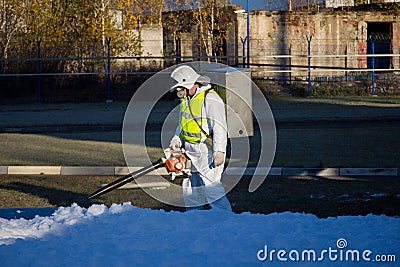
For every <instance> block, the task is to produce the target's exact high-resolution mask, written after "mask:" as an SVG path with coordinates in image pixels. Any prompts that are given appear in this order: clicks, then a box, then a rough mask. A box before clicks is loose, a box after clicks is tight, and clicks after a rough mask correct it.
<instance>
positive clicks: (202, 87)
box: [170, 65, 232, 211]
mask: <svg viewBox="0 0 400 267" xmlns="http://www.w3.org/2000/svg"><path fill="white" fill-rule="evenodd" d="M171 78H173V79H174V80H175V81H176V84H175V85H173V86H172V87H171V90H177V95H178V97H180V98H181V99H182V100H181V104H180V119H179V125H178V127H177V129H176V133H175V136H174V137H173V138H172V140H171V142H170V147H171V148H172V149H178V148H180V147H183V148H184V149H185V150H186V155H187V156H188V157H189V158H190V160H191V161H192V170H191V171H192V175H191V176H190V178H185V179H184V180H183V183H182V187H183V199H184V203H185V206H186V209H187V210H191V209H204V205H205V204H206V203H208V204H209V205H210V206H211V208H213V209H223V210H228V211H231V210H232V209H231V205H230V203H229V201H228V199H227V197H226V195H225V189H224V187H223V185H222V184H221V175H222V172H223V168H224V162H225V156H226V145H227V125H226V115H225V105H224V102H223V101H222V99H221V98H220V97H219V95H218V94H217V93H216V92H215V91H214V90H213V89H212V88H211V84H210V78H208V77H207V76H201V75H199V74H198V73H197V72H196V71H195V70H194V69H192V68H191V67H190V66H186V65H183V66H180V67H178V68H176V69H175V70H174V71H173V72H172V74H171Z"/></svg>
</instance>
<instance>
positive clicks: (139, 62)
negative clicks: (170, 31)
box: [0, 38, 400, 102]
mask: <svg viewBox="0 0 400 267" xmlns="http://www.w3.org/2000/svg"><path fill="white" fill-rule="evenodd" d="M375 41H376V40H375ZM375 41H374V40H373V39H371V42H369V47H368V48H367V49H368V51H366V52H367V53H365V54H362V55H360V54H356V53H354V51H357V50H356V49H357V48H356V47H354V46H355V44H337V43H335V44H326V43H325V44H322V43H319V42H318V41H315V40H314V41H312V40H311V38H310V40H308V42H306V43H304V40H303V44H302V45H300V46H299V45H297V46H296V49H294V46H293V47H292V46H291V45H290V44H280V45H277V46H268V47H264V48H257V49H259V50H257V51H258V53H259V54H260V55H257V56H255V55H252V56H251V57H250V62H249V63H250V64H249V65H250V68H251V70H252V77H253V78H254V80H256V81H257V82H258V83H259V84H260V85H263V84H264V85H265V86H264V88H263V90H265V91H266V92H267V93H269V94H298V95H338V94H364V95H365V94H372V95H374V94H387V95H392V94H400V91H399V89H398V88H400V86H399V85H400V84H399V81H400V79H399V78H400V69H399V67H398V66H400V54H393V53H387V54H382V51H387V50H388V47H387V43H384V44H383V45H382V44H381V43H379V42H375ZM239 48H240V46H239ZM253 49H255V48H253ZM390 49H391V50H393V47H392V48H390ZM238 50H239V51H240V49H238ZM396 51H397V50H396ZM236 54H240V53H236ZM42 55H43V53H42V50H41V46H40V43H37V47H36V51H34V50H33V49H31V53H30V55H28V56H31V57H26V58H17V57H13V58H7V59H5V58H0V85H1V90H0V97H1V98H2V99H10V98H17V97H27V98H34V99H35V101H37V102H42V101H69V100H77V101H90V100H98V99H106V100H112V99H129V97H130V96H131V95H132V94H133V93H134V91H135V89H136V88H138V87H139V86H140V85H141V84H142V83H143V82H144V81H145V80H146V79H147V78H149V77H150V76H151V75H153V74H154V73H156V72H157V71H160V70H162V69H164V68H165V67H168V66H170V65H173V64H178V63H182V62H189V61H198V60H201V61H218V62H221V63H226V64H229V65H231V66H234V67H247V66H248V64H247V63H248V62H247V61H246V60H247V58H246V51H245V49H244V50H243V54H242V55H239V56H221V55H219V56H215V57H207V56H198V55H196V56H193V55H192V56H181V55H179V54H178V53H177V54H175V55H172V56H134V57H128V56H126V57H114V56H111V52H110V46H108V51H107V53H106V55H103V56H98V57H64V58H49V57H42ZM360 60H363V61H365V66H364V67H362V68H361V67H359V66H360ZM271 88H272V89H271Z"/></svg>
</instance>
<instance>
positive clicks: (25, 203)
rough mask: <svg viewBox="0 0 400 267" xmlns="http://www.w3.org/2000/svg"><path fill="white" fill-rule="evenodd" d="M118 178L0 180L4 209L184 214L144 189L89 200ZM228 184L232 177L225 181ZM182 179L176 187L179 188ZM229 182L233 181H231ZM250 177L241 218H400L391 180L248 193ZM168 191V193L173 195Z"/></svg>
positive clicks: (282, 184) (300, 182)
mask: <svg viewBox="0 0 400 267" xmlns="http://www.w3.org/2000/svg"><path fill="white" fill-rule="evenodd" d="M115 179H117V177H107V176H96V177H93V176H19V175H18V176H16V175H14V176H13V175H3V176H0V207H1V208H6V207H21V208H23V207H58V206H69V205H71V204H72V203H77V204H78V205H80V206H82V207H88V206H90V205H92V204H96V203H97V204H105V205H111V204H113V203H123V202H131V203H132V204H133V205H135V206H138V207H141V208H151V209H164V210H167V211H168V210H180V211H183V209H182V208H179V207H173V206H169V205H166V204H164V203H161V202H159V201H157V200H155V199H153V198H152V197H150V196H149V195H148V194H147V193H146V192H144V191H143V190H141V189H129V190H114V191H112V192H109V193H107V194H104V195H102V196H100V197H98V198H95V199H93V200H89V199H88V198H87V195H88V194H90V193H92V192H93V191H95V190H97V189H98V188H99V187H100V186H101V185H102V184H104V183H109V182H111V181H113V180H115ZM226 179H229V176H227V177H225V178H224V180H226ZM180 182H181V181H179V180H177V181H175V182H174V183H175V184H179V183H180ZM228 182H229V181H228ZM249 182H250V177H243V178H242V179H241V180H240V181H239V183H238V184H237V185H236V186H235V187H234V188H233V190H231V191H230V192H229V193H228V195H227V196H228V199H229V200H230V202H231V204H232V208H233V211H234V212H236V213H242V212H251V213H262V214H269V213H274V212H286V211H290V212H299V213H310V214H315V215H316V216H318V217H322V218H325V217H332V216H340V215H367V214H376V215H381V214H385V215H388V216H399V215H400V181H399V179H396V178H393V177H388V178H382V177H369V179H368V180H365V179H361V178H360V177H358V178H350V177H348V178H343V177H342V178H341V179H338V178H337V177H335V178H333V179H329V178H317V177H304V176H302V177H280V176H269V177H267V179H266V180H265V181H264V183H263V184H262V185H261V187H260V188H259V189H258V190H256V191H255V192H253V193H249V192H248V185H249ZM168 190H170V189H165V193H167V194H168Z"/></svg>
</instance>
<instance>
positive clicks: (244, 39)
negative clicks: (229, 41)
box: [240, 37, 247, 68]
mask: <svg viewBox="0 0 400 267" xmlns="http://www.w3.org/2000/svg"><path fill="white" fill-rule="evenodd" d="M240 41H241V42H242V66H243V68H245V67H246V66H245V64H246V59H245V58H246V46H245V43H246V41H247V37H246V38H242V37H240Z"/></svg>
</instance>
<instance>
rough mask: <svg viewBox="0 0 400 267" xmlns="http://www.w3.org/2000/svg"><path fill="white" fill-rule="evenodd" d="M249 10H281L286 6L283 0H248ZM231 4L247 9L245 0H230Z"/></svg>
mask: <svg viewBox="0 0 400 267" xmlns="http://www.w3.org/2000/svg"><path fill="white" fill-rule="evenodd" d="M249 2H250V9H251V10H269V9H273V10H283V9H286V8H287V1H285V0H249ZM232 4H235V5H238V6H242V7H243V9H247V0H232Z"/></svg>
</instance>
